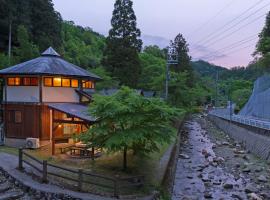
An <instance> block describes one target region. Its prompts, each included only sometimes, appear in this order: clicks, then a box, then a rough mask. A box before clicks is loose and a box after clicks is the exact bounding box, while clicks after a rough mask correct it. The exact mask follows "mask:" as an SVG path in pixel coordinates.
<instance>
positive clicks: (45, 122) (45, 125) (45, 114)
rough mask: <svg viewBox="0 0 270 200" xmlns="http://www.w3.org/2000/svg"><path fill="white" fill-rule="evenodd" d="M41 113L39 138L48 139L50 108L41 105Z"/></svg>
mask: <svg viewBox="0 0 270 200" xmlns="http://www.w3.org/2000/svg"><path fill="white" fill-rule="evenodd" d="M41 113H42V114H41V121H42V129H41V136H40V139H41V140H50V109H49V108H48V106H42V112H41Z"/></svg>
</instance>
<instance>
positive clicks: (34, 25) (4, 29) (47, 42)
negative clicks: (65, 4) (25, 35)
mask: <svg viewBox="0 0 270 200" xmlns="http://www.w3.org/2000/svg"><path fill="white" fill-rule="evenodd" d="M61 22H62V19H61V16H60V14H59V13H58V12H56V11H55V10H54V8H53V3H52V0H12V1H5V0H0V38H1V42H0V51H6V50H7V46H6V44H7V41H8V32H9V24H12V30H13V32H12V38H18V36H17V32H16V30H17V29H18V27H19V26H20V25H23V26H25V28H26V29H27V30H28V31H29V35H30V38H31V41H33V42H34V43H35V44H36V45H37V46H38V47H39V49H40V50H44V49H46V48H48V46H54V47H55V48H59V47H60V46H61V45H62V40H61ZM12 45H13V46H17V41H16V40H13V44H12Z"/></svg>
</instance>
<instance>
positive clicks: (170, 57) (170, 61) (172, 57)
mask: <svg viewBox="0 0 270 200" xmlns="http://www.w3.org/2000/svg"><path fill="white" fill-rule="evenodd" d="M177 64H178V55H177V54H176V52H175V50H174V49H173V48H171V47H169V48H168V53H167V63H166V81H165V100H168V96H169V81H170V65H177Z"/></svg>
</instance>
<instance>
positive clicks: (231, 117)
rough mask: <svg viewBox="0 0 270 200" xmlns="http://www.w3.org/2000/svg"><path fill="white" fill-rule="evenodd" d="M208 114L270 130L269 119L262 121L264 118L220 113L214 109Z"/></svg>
mask: <svg viewBox="0 0 270 200" xmlns="http://www.w3.org/2000/svg"><path fill="white" fill-rule="evenodd" d="M209 114H210V115H214V116H216V117H219V118H222V119H226V120H229V121H233V122H238V123H240V124H244V125H248V126H253V127H256V128H261V129H265V130H270V121H264V120H260V119H255V118H250V117H245V116H241V115H234V114H233V115H229V114H222V113H218V112H217V111H215V110H213V111H210V112H209Z"/></svg>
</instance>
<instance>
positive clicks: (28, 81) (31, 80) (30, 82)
mask: <svg viewBox="0 0 270 200" xmlns="http://www.w3.org/2000/svg"><path fill="white" fill-rule="evenodd" d="M7 85H8V86H38V78H36V77H9V78H7Z"/></svg>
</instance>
